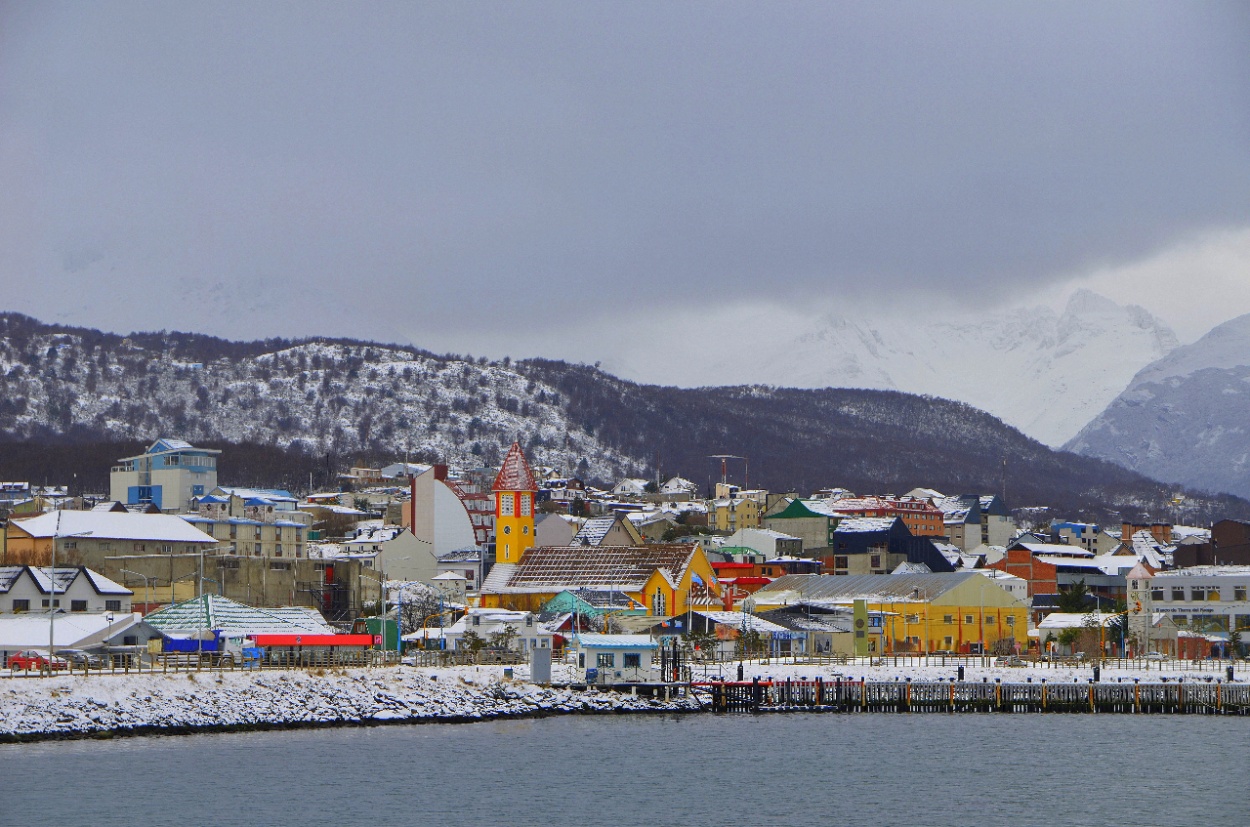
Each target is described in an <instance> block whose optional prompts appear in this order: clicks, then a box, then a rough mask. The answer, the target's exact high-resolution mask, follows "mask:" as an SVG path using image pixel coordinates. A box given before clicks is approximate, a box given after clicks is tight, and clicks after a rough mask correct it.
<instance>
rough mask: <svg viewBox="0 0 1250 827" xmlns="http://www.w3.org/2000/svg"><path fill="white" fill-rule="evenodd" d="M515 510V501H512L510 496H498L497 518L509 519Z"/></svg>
mask: <svg viewBox="0 0 1250 827" xmlns="http://www.w3.org/2000/svg"><path fill="white" fill-rule="evenodd" d="M515 508H516V500H515V499H513V497H512V495H511V494H500V495H499V516H501V517H511V516H512V515H513V514H514V511H515Z"/></svg>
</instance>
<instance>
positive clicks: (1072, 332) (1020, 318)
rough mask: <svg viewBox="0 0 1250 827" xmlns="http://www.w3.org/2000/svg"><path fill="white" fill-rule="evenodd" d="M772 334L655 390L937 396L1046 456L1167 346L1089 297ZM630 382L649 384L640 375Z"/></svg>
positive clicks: (847, 321) (839, 317) (1163, 330)
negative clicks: (767, 388) (1019, 434)
mask: <svg viewBox="0 0 1250 827" xmlns="http://www.w3.org/2000/svg"><path fill="white" fill-rule="evenodd" d="M761 326H765V325H763V324H761ZM768 326H771V325H768ZM776 327H777V328H778V329H782V330H786V329H788V330H790V331H791V332H790V335H789V336H788V337H787V336H779V337H775V338H772V339H770V340H768V341H767V342H765V343H763V344H753V345H752V346H751V347H749V348H745V349H737V350H727V351H725V352H722V353H717V354H715V355H714V356H713V357H712V358H711V359H708V360H706V361H702V360H700V361H699V364H698V368H697V369H698V371H699V377H698V379H697V380H696V381H690V379H689V378H688V377H686V376H676V375H669V376H666V377H664V378H663V379H662V380H659V381H664V382H666V383H673V384H679V385H680V384H687V385H716V384H731V385H736V384H752V383H765V384H769V385H776V386H787V387H798V388H817V387H842V388H869V389H877V390H899V391H905V392H908V393H921V394H928V395H932V396H941V397H946V398H948V399H955V400H958V401H960V402H966V403H968V404H970V405H973V406H975V407H978V408H981V409H983V410H986V411H989V412H990V413H992V414H994V415H995V416H998V417H999V418H1001V419H1002V420H1003V421H1005V422H1007V423H1008V424H1010V425H1014V426H1016V427H1018V428H1020V429H1021V430H1022V431H1024V432H1025V433H1027V434H1028V435H1029V436H1032V437H1035V438H1036V439H1039V440H1041V441H1042V442H1045V443H1047V444H1051V445H1058V444H1061V443H1063V442H1064V441H1065V440H1067V439H1069V438H1070V437H1072V436H1073V435H1074V434H1075V433H1076V432H1077V431H1079V430H1080V429H1081V427H1082V426H1084V425H1085V424H1086V423H1087V422H1089V420H1090V419H1092V418H1093V417H1094V416H1095V415H1097V413H1098V412H1099V411H1101V410H1102V409H1103V408H1104V407H1105V406H1106V405H1107V403H1108V402H1110V401H1111V400H1112V399H1114V398H1115V396H1116V394H1118V393H1119V392H1120V391H1121V390H1123V389H1124V387H1125V385H1127V384H1128V382H1129V380H1130V379H1132V377H1133V375H1134V374H1135V373H1136V372H1137V371H1138V370H1140V369H1141V368H1142V366H1144V365H1147V364H1149V363H1150V362H1152V361H1154V360H1156V359H1158V358H1159V357H1161V356H1163V355H1165V354H1166V353H1168V352H1169V351H1170V350H1172V349H1173V348H1175V347H1176V336H1175V335H1174V334H1173V333H1172V331H1171V329H1170V328H1168V326H1167V325H1166V324H1164V323H1163V322H1162V321H1160V320H1159V319H1157V318H1155V317H1154V316H1152V315H1151V314H1150V313H1149V312H1147V311H1146V310H1143V309H1142V308H1140V307H1136V306H1132V305H1129V306H1125V305H1121V304H1118V303H1116V302H1115V301H1113V300H1111V299H1109V298H1107V297H1106V296H1102V295H1100V294H1098V293H1094V292H1092V291H1089V290H1078V291H1076V292H1075V293H1074V294H1073V295H1072V296H1071V297H1070V298H1069V299H1068V301H1067V303H1066V306H1065V307H1064V308H1063V309H1062V310H1061V311H1059V312H1056V311H1055V310H1054V309H1052V308H1050V307H1046V306H1022V307H1018V308H1013V309H1009V310H1001V309H998V310H994V311H992V312H986V313H977V312H971V313H965V314H964V315H960V316H949V315H946V314H942V313H939V312H937V311H935V312H934V314H933V315H932V316H930V317H923V318H916V317H915V316H914V315H899V314H894V315H890V314H884V313H882V314H869V313H864V314H861V315H859V316H854V315H851V314H849V313H826V314H823V315H820V316H817V317H814V318H812V319H810V320H809V321H808V322H807V323H806V324H803V323H802V322H798V323H795V322H794V321H793V320H792V321H791V322H790V324H789V326H788V328H787V327H786V326H784V325H776ZM636 361H637V362H638V363H642V362H644V361H645V360H641V359H639V360H636ZM653 364H654V362H653ZM633 378H637V379H640V380H643V381H657V379H655V378H653V377H649V376H646V375H642V374H640V373H635V375H634V376H633Z"/></svg>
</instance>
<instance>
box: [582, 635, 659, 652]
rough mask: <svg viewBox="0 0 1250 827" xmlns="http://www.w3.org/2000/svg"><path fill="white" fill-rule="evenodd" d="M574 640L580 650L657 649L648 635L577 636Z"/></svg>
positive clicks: (657, 646) (656, 645)
mask: <svg viewBox="0 0 1250 827" xmlns="http://www.w3.org/2000/svg"><path fill="white" fill-rule="evenodd" d="M574 640H575V641H576V642H577V645H578V646H580V647H581V648H582V649H658V648H659V644H658V643H656V642H655V641H654V640H652V639H651V636H650V635H595V634H579V635H577V636H576V637H575V638H574Z"/></svg>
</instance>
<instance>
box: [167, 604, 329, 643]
mask: <svg viewBox="0 0 1250 827" xmlns="http://www.w3.org/2000/svg"><path fill="white" fill-rule="evenodd" d="M144 619H145V620H146V621H147V622H148V623H149V624H151V625H152V626H153V627H155V628H157V629H159V630H160V631H161V632H163V633H164V634H168V635H171V636H178V635H191V634H196V633H199V632H204V631H207V630H213V631H220V632H225V633H230V634H270V635H283V634H299V633H311V634H319V635H332V634H335V632H336V630H335V629H334V627H333V626H331V625H330V624H328V623H326V621H325V619H324V618H323V617H322V616H321V615H320V614H319V613H318V612H317V610H316V609H309V608H306V607H302V606H287V607H282V608H275V609H258V608H256V607H254V606H248V605H246V604H244V603H239V602H237V601H234V600H230V599H229V598H226V597H221V596H219V595H215V594H206V595H203V596H201V597H194V598H192V599H190V600H184V601H182V602H181V603H175V604H173V605H172V606H166V607H165V608H163V609H158V610H157V611H155V612H152V613H151V614H149V615H148V616H147V617H146V618H144Z"/></svg>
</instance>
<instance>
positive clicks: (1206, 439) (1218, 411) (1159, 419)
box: [1065, 315, 1250, 497]
mask: <svg viewBox="0 0 1250 827" xmlns="http://www.w3.org/2000/svg"><path fill="white" fill-rule="evenodd" d="M1065 447H1067V448H1068V449H1070V450H1073V451H1076V452H1078V453H1081V454H1084V455H1086V456H1091V457H1098V458H1101V459H1107V460H1110V461H1112V462H1116V463H1118V464H1120V465H1123V466H1124V467H1126V468H1131V469H1133V470H1136V471H1139V472H1141V473H1143V474H1147V475H1149V476H1151V477H1154V478H1156V479H1161V480H1168V481H1173V482H1177V483H1181V484H1184V485H1188V486H1192V487H1195V488H1200V489H1205V490H1209V491H1229V492H1232V493H1234V494H1237V495H1239V496H1242V497H1250V315H1245V316H1240V317H1238V318H1236V319H1233V320H1231V321H1228V322H1225V323H1224V324H1222V325H1220V326H1219V327H1216V328H1215V329H1214V330H1212V331H1211V332H1210V333H1208V334H1207V335H1206V336H1204V337H1202V338H1201V339H1199V340H1198V341H1197V342H1194V343H1193V344H1192V345H1187V346H1185V347H1181V348H1178V349H1176V350H1174V351H1172V352H1171V353H1170V354H1168V355H1167V356H1165V357H1163V358H1162V359H1159V360H1158V361H1156V362H1154V363H1152V364H1150V365H1149V366H1147V367H1145V368H1143V369H1142V370H1141V371H1140V372H1139V373H1138V374H1137V375H1136V376H1135V377H1133V381H1132V382H1131V383H1129V386H1128V387H1127V388H1126V389H1125V390H1124V392H1123V393H1121V394H1120V395H1119V396H1118V397H1116V399H1115V400H1114V401H1112V403H1111V404H1110V405H1109V406H1108V407H1107V409H1106V410H1105V411H1103V412H1102V413H1101V414H1099V415H1098V417H1096V418H1095V419H1094V420H1093V421H1092V422H1090V423H1089V424H1088V425H1087V426H1086V427H1085V428H1083V429H1082V430H1081V432H1080V433H1079V434H1077V435H1076V436H1075V437H1074V438H1073V439H1072V440H1071V441H1070V442H1069V443H1068V444H1067V446H1065Z"/></svg>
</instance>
